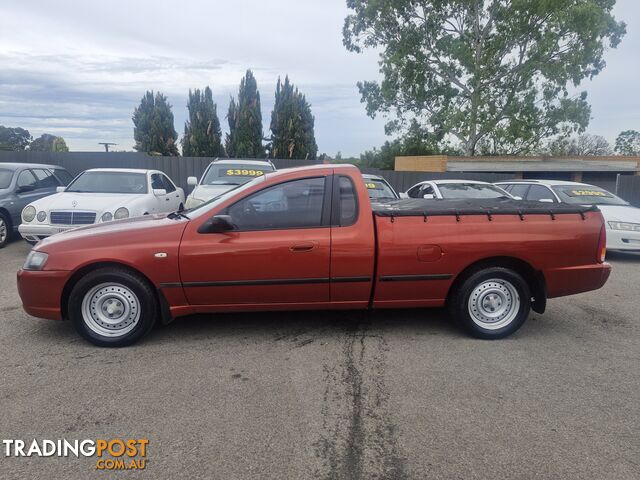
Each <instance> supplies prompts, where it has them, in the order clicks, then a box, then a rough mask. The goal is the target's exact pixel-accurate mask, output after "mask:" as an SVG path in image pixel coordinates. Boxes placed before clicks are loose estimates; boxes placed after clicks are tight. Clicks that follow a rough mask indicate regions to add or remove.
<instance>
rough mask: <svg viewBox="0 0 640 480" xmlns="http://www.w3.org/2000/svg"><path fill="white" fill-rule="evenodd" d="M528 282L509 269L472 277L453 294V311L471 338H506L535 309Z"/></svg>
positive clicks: (450, 303)
mask: <svg viewBox="0 0 640 480" xmlns="http://www.w3.org/2000/svg"><path fill="white" fill-rule="evenodd" d="M530 299H531V293H530V289H529V286H528V285H527V282H526V281H525V280H524V279H523V278H522V277H521V276H520V275H519V274H518V273H516V272H514V271H513V270H510V269H508V268H502V267H492V268H485V269H482V270H478V271H476V272H475V273H471V274H470V275H468V276H467V277H466V278H465V279H464V280H463V281H462V283H461V284H460V285H458V287H457V288H456V289H455V291H454V292H453V294H452V296H451V298H450V300H449V309H450V312H451V314H452V316H453V318H454V319H455V320H456V321H457V322H458V323H460V324H461V325H462V326H463V327H464V328H465V329H466V330H467V331H468V332H469V333H470V334H471V335H473V336H474V337H478V338H484V339H497V338H504V337H506V336H508V335H511V334H512V333H513V332H515V331H516V330H518V329H519V328H520V327H521V326H522V325H523V324H524V322H525V321H526V319H527V317H528V316H529V311H530V309H531V302H530Z"/></svg>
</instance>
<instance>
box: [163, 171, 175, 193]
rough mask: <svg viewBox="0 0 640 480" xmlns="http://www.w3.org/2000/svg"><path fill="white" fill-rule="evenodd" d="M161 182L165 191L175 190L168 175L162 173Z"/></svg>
mask: <svg viewBox="0 0 640 480" xmlns="http://www.w3.org/2000/svg"><path fill="white" fill-rule="evenodd" d="M162 183H163V184H164V189H165V190H166V191H167V193H171V192H175V191H176V187H175V185H174V184H173V182H172V181H171V180H169V177H167V176H166V175H162Z"/></svg>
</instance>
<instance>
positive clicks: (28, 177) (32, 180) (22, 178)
mask: <svg viewBox="0 0 640 480" xmlns="http://www.w3.org/2000/svg"><path fill="white" fill-rule="evenodd" d="M37 182H38V181H37V180H36V177H34V176H33V173H31V172H30V171H29V170H23V171H22V172H20V175H18V180H16V186H17V187H33V188H36V184H37Z"/></svg>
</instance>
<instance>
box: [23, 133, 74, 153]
mask: <svg viewBox="0 0 640 480" xmlns="http://www.w3.org/2000/svg"><path fill="white" fill-rule="evenodd" d="M29 150H31V151H33V152H68V151H69V147H67V143H66V142H65V141H64V138H62V137H58V136H56V135H51V134H49V133H43V134H42V135H40V136H39V137H38V138H36V139H35V140H34V141H33V142H31V144H30V145H29Z"/></svg>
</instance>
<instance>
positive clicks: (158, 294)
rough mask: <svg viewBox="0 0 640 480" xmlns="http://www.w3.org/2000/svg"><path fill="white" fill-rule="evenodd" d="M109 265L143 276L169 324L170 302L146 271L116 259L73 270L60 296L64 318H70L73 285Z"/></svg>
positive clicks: (163, 319)
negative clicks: (70, 297)
mask: <svg viewBox="0 0 640 480" xmlns="http://www.w3.org/2000/svg"><path fill="white" fill-rule="evenodd" d="M109 267H112V268H119V269H122V270H127V271H129V272H131V273H133V274H135V275H138V276H140V277H142V278H143V279H144V280H145V281H146V282H147V283H148V284H149V286H150V287H151V289H152V290H153V292H155V298H154V300H155V301H156V303H157V305H158V311H159V312H160V315H161V321H162V323H164V324H167V323H169V322H171V321H172V320H173V318H172V317H171V313H170V310H169V303H168V302H167V299H166V298H165V296H164V294H163V293H162V291H161V290H160V289H158V288H157V287H156V286H155V284H154V283H153V282H152V281H151V279H150V278H149V277H148V276H147V275H145V274H144V272H141V271H140V270H138V269H136V268H134V267H132V266H131V265H127V264H126V263H121V262H114V261H102V262H96V263H90V264H88V265H84V266H82V267H81V268H79V269H78V270H76V271H75V272H73V274H72V275H71V276H70V277H69V279H68V280H67V283H65V285H64V288H63V289H62V295H61V297H60V308H61V312H62V318H65V319H66V318H69V317H68V304H69V296H70V295H71V291H72V290H73V287H74V286H75V285H76V284H77V283H78V281H79V280H80V279H81V278H82V277H83V276H85V275H87V274H88V273H90V272H93V271H94V270H98V269H100V268H109Z"/></svg>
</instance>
